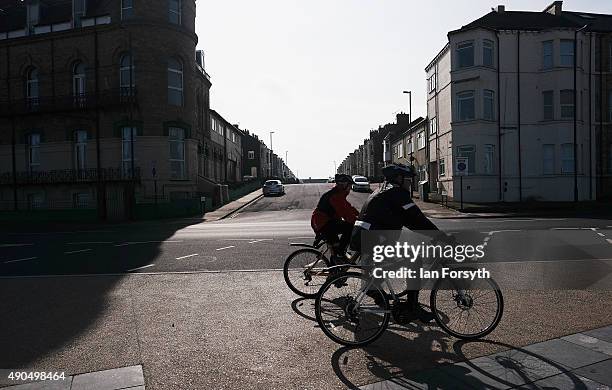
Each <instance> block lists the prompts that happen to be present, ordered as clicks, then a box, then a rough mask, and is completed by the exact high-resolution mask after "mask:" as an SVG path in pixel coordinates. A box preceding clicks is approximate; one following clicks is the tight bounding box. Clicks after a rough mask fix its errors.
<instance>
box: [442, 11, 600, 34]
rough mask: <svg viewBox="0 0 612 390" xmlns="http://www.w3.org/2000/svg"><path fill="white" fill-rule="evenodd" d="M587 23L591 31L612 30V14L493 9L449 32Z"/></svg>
mask: <svg viewBox="0 0 612 390" xmlns="http://www.w3.org/2000/svg"><path fill="white" fill-rule="evenodd" d="M585 25H588V26H589V27H588V30H590V31H597V32H610V31H612V15H605V14H591V13H585V12H570V11H562V12H561V14H560V15H554V14H552V13H548V12H532V11H503V12H497V11H491V12H489V13H488V14H486V15H484V16H483V17H481V18H479V19H476V20H474V21H473V22H471V23H469V24H466V25H465V26H463V27H461V28H460V29H458V30H454V31H451V32H449V34H453V33H457V32H461V31H466V30H471V29H474V28H488V29H492V30H524V31H542V30H548V29H553V28H570V29H579V28H581V27H583V26H585Z"/></svg>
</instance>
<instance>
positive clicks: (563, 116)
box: [559, 89, 576, 119]
mask: <svg viewBox="0 0 612 390" xmlns="http://www.w3.org/2000/svg"><path fill="white" fill-rule="evenodd" d="M564 95H565V97H567V96H571V97H572V103H571V104H569V103H563V98H564ZM559 107H560V114H561V119H574V116H575V115H576V101H575V96H574V90H573V89H562V90H561V91H559ZM568 108H571V110H572V115H571V116H568V115H566V114H567V111H565V113H564V109H565V110H567V109H568Z"/></svg>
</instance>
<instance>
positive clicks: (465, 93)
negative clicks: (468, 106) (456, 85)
mask: <svg viewBox="0 0 612 390" xmlns="http://www.w3.org/2000/svg"><path fill="white" fill-rule="evenodd" d="M468 95H470V97H467V96H468ZM456 99H457V121H459V122H463V121H471V120H474V119H476V93H475V92H474V91H473V90H468V91H461V92H457V94H456ZM470 99H471V101H472V116H471V117H469V118H468V117H465V118H463V117H462V115H461V114H462V110H461V103H462V102H463V101H468V100H470Z"/></svg>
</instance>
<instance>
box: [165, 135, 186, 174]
mask: <svg viewBox="0 0 612 390" xmlns="http://www.w3.org/2000/svg"><path fill="white" fill-rule="evenodd" d="M168 143H169V145H170V178H171V179H184V178H185V130H184V129H181V128H178V127H170V128H169V129H168Z"/></svg>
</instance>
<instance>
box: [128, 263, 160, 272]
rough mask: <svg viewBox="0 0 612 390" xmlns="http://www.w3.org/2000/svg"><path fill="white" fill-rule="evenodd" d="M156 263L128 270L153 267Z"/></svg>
mask: <svg viewBox="0 0 612 390" xmlns="http://www.w3.org/2000/svg"><path fill="white" fill-rule="evenodd" d="M154 265H155V264H149V265H143V266H142V267H138V268H132V269H128V270H127V271H126V272H134V271H138V270H140V269H145V268H149V267H153V266H154Z"/></svg>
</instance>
